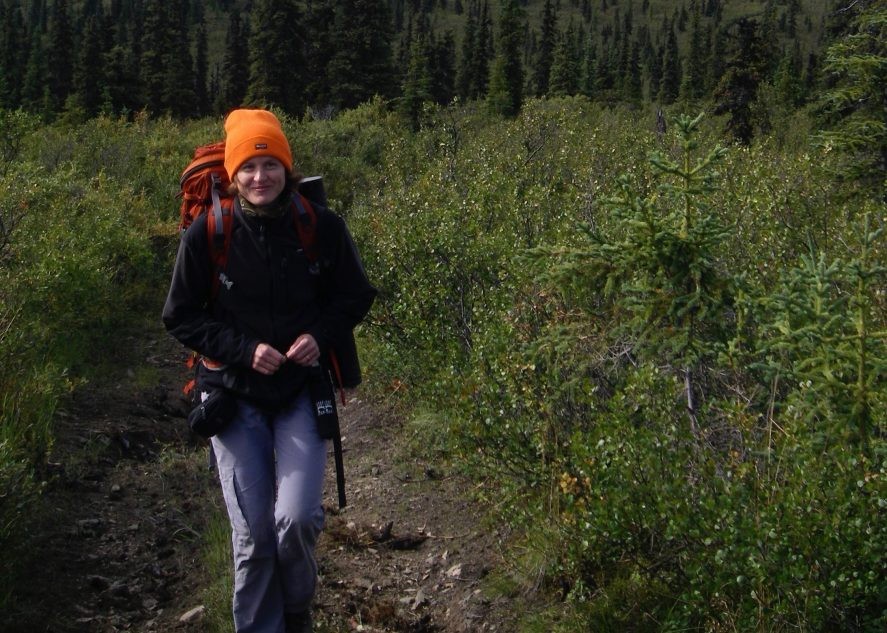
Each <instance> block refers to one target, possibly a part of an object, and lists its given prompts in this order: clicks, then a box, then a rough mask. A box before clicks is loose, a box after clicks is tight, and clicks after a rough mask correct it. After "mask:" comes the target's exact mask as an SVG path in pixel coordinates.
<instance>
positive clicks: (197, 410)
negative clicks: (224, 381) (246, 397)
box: [188, 387, 237, 439]
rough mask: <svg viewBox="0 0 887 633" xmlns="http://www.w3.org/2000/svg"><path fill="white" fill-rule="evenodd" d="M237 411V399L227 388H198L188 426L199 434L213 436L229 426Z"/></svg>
mask: <svg viewBox="0 0 887 633" xmlns="http://www.w3.org/2000/svg"><path fill="white" fill-rule="evenodd" d="M235 413H237V399H236V398H235V397H234V396H233V395H232V394H230V393H229V392H228V391H226V390H225V389H221V388H219V387H214V388H210V389H209V390H208V391H207V390H203V389H200V388H198V389H197V403H196V405H195V406H194V408H193V409H191V413H189V414H188V426H189V427H191V430H192V431H194V432H195V433H196V434H197V435H199V436H200V437H204V438H207V439H209V438H211V437H212V436H213V435H217V434H218V433H221V432H222V431H223V430H224V429H225V427H227V426H228V425H229V424H230V423H231V420H233V419H234V414H235Z"/></svg>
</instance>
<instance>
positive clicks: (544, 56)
mask: <svg viewBox="0 0 887 633" xmlns="http://www.w3.org/2000/svg"><path fill="white" fill-rule="evenodd" d="M556 37H557V13H556V10H555V9H554V7H553V5H552V3H551V0H545V7H544V8H543V11H542V27H541V32H540V35H539V45H538V48H537V50H536V59H535V65H534V66H533V88H534V93H535V95H536V96H537V97H541V96H542V95H544V94H547V93H548V79H549V75H550V74H551V65H552V62H553V59H554V48H555V40H556Z"/></svg>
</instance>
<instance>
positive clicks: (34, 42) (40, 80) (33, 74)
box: [21, 29, 52, 119]
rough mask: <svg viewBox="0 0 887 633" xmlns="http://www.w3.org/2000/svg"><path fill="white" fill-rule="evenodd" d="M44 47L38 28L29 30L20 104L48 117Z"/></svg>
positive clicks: (48, 106)
mask: <svg viewBox="0 0 887 633" xmlns="http://www.w3.org/2000/svg"><path fill="white" fill-rule="evenodd" d="M46 75H47V70H46V49H45V48H44V47H43V37H42V36H41V33H40V31H39V30H38V29H32V30H31V41H30V47H29V49H28V62H27V65H26V66H25V74H24V82H23V84H22V92H21V104H22V107H23V108H25V109H26V110H28V111H30V112H33V113H35V114H39V115H41V116H43V117H44V118H47V119H48V118H50V117H51V115H52V113H51V112H50V111H49V108H50V106H51V104H50V103H49V97H48V91H49V88H48V86H47V84H46Z"/></svg>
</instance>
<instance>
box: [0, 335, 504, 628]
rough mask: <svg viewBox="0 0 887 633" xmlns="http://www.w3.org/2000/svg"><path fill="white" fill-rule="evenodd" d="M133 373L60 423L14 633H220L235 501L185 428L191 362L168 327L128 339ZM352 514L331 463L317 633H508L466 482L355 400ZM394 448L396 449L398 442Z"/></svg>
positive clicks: (490, 538) (117, 377)
mask: <svg viewBox="0 0 887 633" xmlns="http://www.w3.org/2000/svg"><path fill="white" fill-rule="evenodd" d="M123 345H124V346H126V347H127V349H131V350H134V351H133V358H134V359H135V360H134V361H133V362H131V363H128V369H123V370H120V371H115V372H107V374H108V375H107V377H106V378H104V379H95V380H93V381H92V382H91V383H90V384H89V385H85V386H83V387H81V388H79V389H77V390H76V392H75V393H74V394H72V396H71V397H70V399H69V400H67V401H66V402H65V403H64V404H63V406H62V407H61V408H60V410H59V411H58V414H57V428H58V438H57V441H56V444H55V447H54V450H53V456H52V459H51V463H50V467H49V471H48V473H47V477H46V478H47V485H46V491H45V495H44V496H45V499H46V501H47V504H46V507H47V512H46V513H45V515H44V516H40V517H37V518H36V519H35V525H34V528H33V533H34V534H35V537H34V541H35V547H34V548H33V552H34V561H33V563H32V565H31V567H30V570H31V573H29V575H28V577H29V581H30V582H28V583H27V585H26V586H24V587H23V588H22V589H21V596H20V597H21V599H20V600H18V601H17V604H18V609H17V610H16V612H15V613H9V614H5V615H4V616H0V630H3V631H6V632H7V633H25V632H27V633H34V632H37V631H46V632H51V633H69V632H71V633H73V632H74V631H76V632H78V633H108V632H113V631H189V632H195V633H196V632H200V631H207V630H208V627H207V624H206V620H207V618H206V617H205V615H204V616H203V617H201V616H200V615H198V616H197V617H195V618H194V619H192V620H191V621H189V622H182V621H181V617H182V616H183V615H184V614H185V613H187V612H188V611H189V610H192V609H194V608H197V607H201V606H202V595H203V589H204V584H205V576H204V571H203V569H202V560H201V554H202V552H201V548H202V547H203V544H204V536H205V531H206V528H207V518H208V517H209V516H212V515H213V513H217V512H218V511H219V510H218V509H219V507H220V505H221V498H220V497H221V494H220V492H219V490H218V485H217V482H216V480H215V473H214V472H212V471H210V470H209V469H208V467H207V463H206V448H205V446H203V445H201V444H200V443H199V442H195V441H194V439H193V438H190V437H189V436H188V434H187V432H186V429H185V426H186V425H185V420H184V416H185V414H186V410H187V409H186V405H185V402H184V401H183V399H182V398H181V397H180V395H179V393H180V388H181V383H182V380H183V365H182V362H183V359H184V352H183V350H182V348H181V347H180V346H178V345H177V344H175V342H173V341H172V340H171V339H170V338H169V337H168V336H166V335H165V333H163V332H162V331H161V330H160V328H159V327H158V328H157V329H156V330H152V331H150V332H145V333H143V334H140V335H138V336H130V337H129V338H128V339H126V340H124V341H123ZM342 426H343V438H344V440H343V443H344V446H345V468H346V475H347V480H348V481H347V492H348V501H349V505H348V507H346V508H345V509H344V510H342V511H338V509H336V505H337V504H336V489H335V480H334V478H333V474H334V471H333V467H332V459H330V467H329V470H328V472H329V477H328V483H327V491H326V499H325V505H326V506H327V528H326V530H325V531H324V533H323V535H322V536H321V541H320V545H319V559H320V575H321V578H320V588H319V591H318V596H317V602H316V605H315V616H316V621H317V624H318V626H317V631H318V633H327V632H329V633H332V632H339V631H343V632H344V631H363V632H366V633H386V632H388V633H398V632H404V633H405V632H411V633H425V632H431V631H435V632H442V633H443V632H452V633H457V632H458V633H461V632H468V631H471V632H474V631H508V630H510V627H509V626H508V624H507V619H506V615H507V613H508V609H507V605H504V604H501V603H500V602H499V601H491V600H490V599H488V598H487V597H486V595H485V592H484V591H482V589H481V581H482V579H483V578H484V577H485V575H486V574H488V573H489V572H490V571H491V570H492V569H493V568H494V566H496V565H498V564H499V562H500V561H498V560H497V554H496V553H497V552H498V551H499V547H498V545H497V535H496V534H495V533H494V532H493V531H491V530H490V529H489V528H488V527H487V526H486V525H485V524H484V523H483V519H482V515H481V513H480V511H479V510H478V509H477V508H476V507H475V506H474V505H473V504H472V503H471V502H469V501H468V500H467V499H468V498H469V497H470V495H469V494H467V493H468V490H467V488H466V486H467V485H468V484H467V482H465V481H464V480H462V479H461V478H460V477H458V476H455V475H452V474H450V473H448V472H447V471H446V468H445V467H443V466H442V465H439V464H426V463H420V462H418V461H416V460H415V459H414V458H411V457H410V455H409V453H408V451H407V450H406V449H405V448H404V447H403V446H402V444H403V442H402V441H400V444H401V445H399V444H398V440H397V439H396V438H398V437H400V436H401V435H402V434H401V433H399V431H401V423H400V422H399V420H398V419H397V417H396V416H395V415H393V413H391V412H390V411H389V412H386V411H385V410H384V408H383V407H380V405H378V404H374V405H370V404H367V403H365V402H362V401H361V400H360V399H359V396H358V397H354V396H352V399H351V400H350V402H349V403H348V406H347V407H345V409H344V411H343V415H342ZM393 440H394V441H393Z"/></svg>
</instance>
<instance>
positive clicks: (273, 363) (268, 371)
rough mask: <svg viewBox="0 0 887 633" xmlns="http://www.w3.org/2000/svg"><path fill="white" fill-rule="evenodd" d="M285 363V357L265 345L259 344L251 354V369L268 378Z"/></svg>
mask: <svg viewBox="0 0 887 633" xmlns="http://www.w3.org/2000/svg"><path fill="white" fill-rule="evenodd" d="M285 362H286V356H284V355H283V354H281V353H280V352H278V351H277V350H276V349H274V348H273V347H271V346H270V345H266V344H265V343H259V344H258V345H257V346H256V351H255V352H253V369H255V370H256V371H257V372H259V373H260V374H265V375H266V376H270V375H272V374H274V373H276V372H277V370H278V369H280V366H281V365H283V364H284V363H285Z"/></svg>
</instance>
